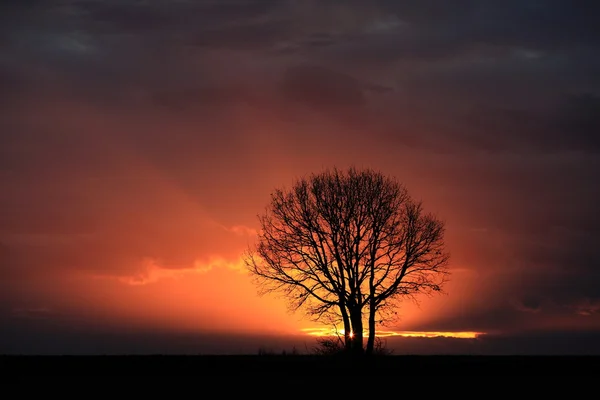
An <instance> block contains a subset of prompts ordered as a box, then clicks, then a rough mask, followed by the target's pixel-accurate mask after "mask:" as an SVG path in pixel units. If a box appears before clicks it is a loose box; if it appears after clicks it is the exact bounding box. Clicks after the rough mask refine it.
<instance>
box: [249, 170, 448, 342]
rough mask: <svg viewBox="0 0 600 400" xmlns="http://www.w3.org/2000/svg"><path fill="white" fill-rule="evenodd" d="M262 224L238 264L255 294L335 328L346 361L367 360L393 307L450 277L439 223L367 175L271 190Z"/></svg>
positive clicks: (401, 190) (319, 177) (337, 175)
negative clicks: (280, 299)
mask: <svg viewBox="0 0 600 400" xmlns="http://www.w3.org/2000/svg"><path fill="white" fill-rule="evenodd" d="M258 219H259V222H260V227H261V230H260V233H259V235H258V240H257V242H256V243H255V244H254V245H253V246H250V247H249V249H248V251H247V253H246V254H245V257H244V261H245V264H246V266H247V268H248V269H249V271H250V272H251V274H252V276H253V277H254V278H255V281H256V283H257V285H258V287H259V293H260V294H264V293H269V292H279V293H281V294H283V295H284V296H285V297H286V299H287V300H288V303H289V306H290V308H291V309H292V310H294V311H295V310H298V309H301V308H302V309H304V310H305V311H306V313H307V315H309V316H310V317H311V318H312V319H313V320H315V321H321V322H333V323H340V322H341V324H343V334H344V348H345V350H346V351H349V352H352V353H361V354H362V353H363V352H366V354H372V353H373V349H374V346H375V335H376V326H377V325H378V324H385V323H386V322H389V321H391V320H393V318H394V315H396V312H395V309H396V307H398V305H399V304H398V301H399V300H401V299H404V298H406V297H412V298H415V297H414V296H415V295H416V294H418V293H425V294H431V293H433V292H437V291H440V290H441V288H442V285H443V283H444V282H445V281H446V278H447V275H448V270H447V267H448V259H449V254H448V253H446V252H445V250H444V224H443V222H441V221H440V220H438V219H437V218H436V217H435V216H434V215H432V214H429V213H425V212H424V211H423V207H422V203H421V202H416V201H414V200H413V199H412V198H411V197H410V196H409V193H408V191H407V189H406V188H405V187H404V185H402V184H401V183H399V182H398V181H397V180H395V179H393V178H390V177H386V176H384V175H382V174H381V173H380V172H376V171H374V170H371V169H363V170H359V169H356V168H354V167H351V168H349V169H347V170H345V171H342V170H339V169H337V168H335V169H333V170H325V171H324V172H321V173H318V174H311V175H309V176H307V177H303V178H300V179H298V180H297V181H296V182H295V183H294V184H293V186H292V188H291V189H276V190H275V191H274V192H273V193H272V194H271V201H270V203H269V205H268V206H267V207H266V210H265V212H264V214H262V215H259V216H258ZM365 316H366V317H367V318H366V323H367V324H368V340H367V346H366V350H365V348H364V343H363V342H364V338H363V328H364V322H365V321H363V318H365Z"/></svg>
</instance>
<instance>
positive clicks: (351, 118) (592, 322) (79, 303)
mask: <svg viewBox="0 0 600 400" xmlns="http://www.w3.org/2000/svg"><path fill="white" fill-rule="evenodd" d="M599 13H600V3H598V2H596V1H592V0H590V1H587V0H581V1H579V2H577V5H575V4H574V3H573V2H572V1H570V0H546V1H543V0H537V1H534V0H504V1H492V0H455V1H452V2H448V1H443V0H439V1H436V0H419V1H408V0H371V1H357V0H356V1H355V0H345V1H342V0H325V1H323V0H321V1H316V0H220V1H217V0H203V1H191V0H189V1H186V0H169V1H167V0H164V1H163V0H146V1H133V0H64V1H58V0H55V1H49V0H45V1H41V0H20V1H17V0H12V1H11V0H9V1H3V2H1V3H0V325H1V326H2V329H0V353H11V354H12V353H39V354H50V353H52V354H54V353H61V354H64V353H94V354H95V353H128V352H129V353H161V352H162V353H165V352H174V353H181V352H184V353H219V354H221V353H239V352H256V351H257V349H258V348H259V347H269V348H271V347H273V348H286V347H289V346H291V345H292V344H293V345H294V346H299V348H301V349H302V348H307V347H306V346H311V345H312V343H313V342H312V340H313V339H314V337H313V336H311V335H309V334H307V329H310V328H319V327H322V326H320V325H318V324H315V323H314V322H311V321H310V320H308V319H307V318H305V317H304V316H303V315H302V314H301V313H290V312H289V311H288V310H287V308H286V303H285V301H284V299H282V298H278V297H275V296H263V297H260V296H258V295H257V288H256V287H255V286H254V285H253V283H252V281H251V279H250V276H249V274H248V273H247V272H245V270H244V265H243V262H242V259H241V256H242V253H243V251H244V250H245V249H246V248H247V247H248V246H249V245H250V244H252V243H254V241H255V238H256V232H257V230H258V229H259V226H258V219H257V215H258V214H260V213H261V212H263V211H264V209H265V206H266V205H267V204H268V201H269V196H270V193H271V192H272V191H273V190H274V189H275V188H280V187H289V186H290V185H291V184H292V183H293V181H294V179H296V178H298V177H300V176H303V175H306V174H310V173H313V172H320V171H322V170H323V169H325V168H331V167H338V168H346V167H349V166H356V167H365V168H367V167H368V168H373V169H376V170H378V171H381V172H382V173H384V174H385V175H389V176H393V177H395V178H396V179H398V180H399V181H401V182H402V183H404V184H405V186H406V187H407V188H408V190H409V192H410V194H411V195H412V196H413V198H416V199H419V200H422V201H423V205H424V207H425V209H426V210H427V211H431V212H433V213H435V214H436V215H438V216H439V217H440V218H441V219H442V220H443V221H444V222H445V226H446V244H447V249H448V250H449V252H450V254H451V260H450V271H451V274H452V275H451V276H450V281H449V282H448V284H447V285H446V286H445V292H444V293H443V294H440V295H436V296H434V297H431V298H419V300H420V301H419V303H418V304H415V303H413V302H410V301H407V302H406V303H405V304H403V305H402V307H401V308H400V309H399V310H398V311H399V314H400V318H399V319H398V321H396V322H394V323H393V324H392V325H391V326H388V327H385V330H386V331H388V332H396V333H398V332H425V333H427V332H448V334H447V335H451V333H457V332H477V333H480V335H479V336H477V337H476V338H471V339H458V338H423V337H420V338H414V337H413V338H409V337H402V336H393V337H390V338H389V340H390V343H391V346H392V347H394V346H395V347H394V348H395V349H397V352H398V353H419V354H420V353H469V354H471V353H472V354H488V353H489V354H508V353H520V354H521V353H522V354H534V353H535V354H538V353H543V354H547V353H548V354H549V353H552V354H555V353H561V354H563V353H569V354H570V353H577V354H592V353H594V354H600V228H599V226H600V217H599V214H598V213H597V205H598V204H599V201H600V185H599V184H598V182H599V178H598V177H599V173H600V135H599V133H600V73H599V72H600V51H598V50H599V49H598V47H599V45H600V30H599V28H598V25H597V21H596V15H598V14H599ZM382 329H384V328H382Z"/></svg>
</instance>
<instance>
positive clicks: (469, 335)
mask: <svg viewBox="0 0 600 400" xmlns="http://www.w3.org/2000/svg"><path fill="white" fill-rule="evenodd" d="M302 332H304V333H305V334H307V335H310V336H337V335H338V334H339V335H340V336H343V335H344V330H343V329H340V330H338V331H336V330H335V329H330V328H305V329H302ZM368 334H369V332H368V331H364V332H363V336H364V337H367V335H368ZM483 334H484V333H483V332H416V331H378V332H377V334H376V336H378V337H393V336H399V337H421V338H436V337H447V338H455V339H476V338H477V337H479V336H480V335H483ZM350 335H351V336H352V333H351V334H350Z"/></svg>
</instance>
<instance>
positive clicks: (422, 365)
mask: <svg viewBox="0 0 600 400" xmlns="http://www.w3.org/2000/svg"><path fill="white" fill-rule="evenodd" d="M599 370H600V356H405V355H402V356H378V357H373V358H368V359H349V358H343V357H335V356H307V355H287V356H286V355H256V356H254V355H249V356H172V355H164V356H161V355H149V356H137V355H136V356H0V373H1V374H2V376H4V377H6V376H10V375H13V376H15V375H19V376H33V375H44V376H56V375H61V376H65V374H68V375H69V376H73V375H95V376H98V375H101V376H106V375H122V376H146V377H147V376H149V375H154V374H156V375H161V376H165V375H179V376H181V375H190V376H198V375H203V376H204V375H207V374H227V375H232V374H244V375H255V374H264V373H269V374H285V375H289V374H314V373H318V372H327V373H330V374H337V373H349V374H354V373H356V374H358V373H360V374H369V373H378V374H381V373H389V374H402V375H406V374H415V375H423V374H427V375H463V376H464V375H465V374H468V375H469V376H473V375H491V376H497V375H513V376H514V375H523V376H532V375H542V374H543V375H579V376H582V375H595V374H597V371H599Z"/></svg>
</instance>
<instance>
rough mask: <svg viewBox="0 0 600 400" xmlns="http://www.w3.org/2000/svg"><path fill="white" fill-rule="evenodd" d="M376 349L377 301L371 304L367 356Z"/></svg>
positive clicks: (372, 301)
mask: <svg viewBox="0 0 600 400" xmlns="http://www.w3.org/2000/svg"><path fill="white" fill-rule="evenodd" d="M374 348H375V301H374V300H373V299H372V300H371V302H370V304H369V339H368V340H367V351H366V353H367V355H371V354H373V350H374Z"/></svg>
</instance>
